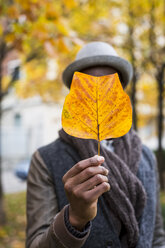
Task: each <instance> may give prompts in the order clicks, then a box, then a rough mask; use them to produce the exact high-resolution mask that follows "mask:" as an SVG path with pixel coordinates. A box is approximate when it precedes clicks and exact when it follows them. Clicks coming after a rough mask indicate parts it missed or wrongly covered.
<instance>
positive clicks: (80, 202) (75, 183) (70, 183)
mask: <svg viewBox="0 0 165 248" xmlns="http://www.w3.org/2000/svg"><path fill="white" fill-rule="evenodd" d="M103 162H104V157H102V156H98V155H95V156H94V157H91V158H88V159H85V160H82V161H80V162H78V163H77V164H76V165H74V166H73V167H72V168H71V169H70V170H69V171H68V172H67V173H66V174H65V175H64V176H63V179H62V180H63V183H64V189H65V193H66V196H67V198H68V201H69V203H70V205H69V221H70V223H71V225H72V226H74V227H75V228H77V229H78V230H82V229H83V227H84V226H85V225H86V223H87V222H88V221H90V220H92V219H94V218H95V216H96V214H97V201H98V198H99V196H101V195H102V194H103V193H104V192H106V191H108V190H110V185H109V183H108V178H107V175H108V170H107V169H106V168H104V167H103V166H101V164H102V163H103Z"/></svg>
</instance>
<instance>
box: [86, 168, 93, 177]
mask: <svg viewBox="0 0 165 248" xmlns="http://www.w3.org/2000/svg"><path fill="white" fill-rule="evenodd" d="M86 174H87V176H93V169H92V168H91V167H88V168H87V169H86Z"/></svg>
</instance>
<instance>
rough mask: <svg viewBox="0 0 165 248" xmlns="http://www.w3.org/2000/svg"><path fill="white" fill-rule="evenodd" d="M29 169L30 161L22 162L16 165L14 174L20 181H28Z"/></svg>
mask: <svg viewBox="0 0 165 248" xmlns="http://www.w3.org/2000/svg"><path fill="white" fill-rule="evenodd" d="M29 167H30V159H25V160H22V161H21V162H19V163H18V164H17V165H16V168H15V170H14V173H15V175H16V176H17V177H18V178H19V179H21V180H26V179H27V175H28V171H29Z"/></svg>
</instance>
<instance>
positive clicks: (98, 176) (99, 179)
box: [96, 174, 103, 183]
mask: <svg viewBox="0 0 165 248" xmlns="http://www.w3.org/2000/svg"><path fill="white" fill-rule="evenodd" d="M96 181H97V182H98V183H101V182H103V177H102V176H101V175H100V174H97V175H96Z"/></svg>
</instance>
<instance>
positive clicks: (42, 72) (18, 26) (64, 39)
mask: <svg viewBox="0 0 165 248" xmlns="http://www.w3.org/2000/svg"><path fill="white" fill-rule="evenodd" d="M74 7H76V1H74V0H69V1H68V0H59V1H56V2H54V1H50V0H40V1H37V0H24V1H22V0H6V1H3V0H0V14H1V18H0V101H1V100H2V98H3V96H4V95H5V94H7V93H8V90H9V88H10V87H11V86H12V84H13V81H15V80H17V79H18V68H16V70H15V71H14V73H12V75H7V76H6V72H5V71H4V68H5V63H6V58H7V57H8V56H9V55H10V54H11V52H12V51H17V54H18V58H19V59H20V64H21V66H25V72H26V73H28V76H27V80H29V82H28V83H29V85H28V87H27V81H26V82H24V83H22V84H21V82H20V83H17V91H18V92H19V94H20V95H23V96H24V97H27V96H29V95H32V94H37V93H39V94H40V95H41V96H43V97H44V95H45V94H47V96H46V97H45V100H46V99H50V98H51V97H52V98H53V99H54V100H55V95H57V94H55V93H56V91H57V90H58V89H59V88H60V84H59V83H58V86H57V82H59V81H58V79H59V78H58V77H55V79H50V77H46V74H47V73H48V71H47V64H48V63H47V58H48V57H52V58H53V59H56V62H59V64H60V66H61V69H62V65H63V63H60V62H61V61H63V60H64V58H66V53H68V51H69V50H71V49H72V46H74V47H76V45H77V41H78V39H75V38H76V33H75V32H72V30H71V29H70V27H69V24H68V21H67V15H68V12H69V10H70V9H71V8H74ZM78 46H79V44H78ZM34 60H35V62H33V61H34ZM31 63H32V64H31ZM39 83H40V86H38V84H39ZM55 85H56V86H55ZM23 88H24V90H23ZM47 89H49V90H48V91H47V92H46V93H45V91H46V90H47ZM49 93H50V94H49ZM0 117H2V109H1V106H0ZM0 157H1V156H0ZM1 179H2V177H1V165H0V223H1V224H2V223H4V221H5V214H4V209H3V191H2V181H1Z"/></svg>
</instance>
